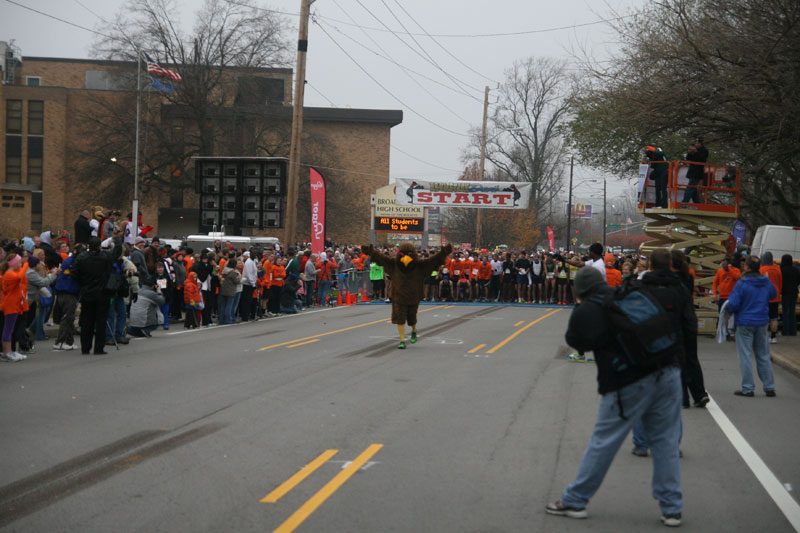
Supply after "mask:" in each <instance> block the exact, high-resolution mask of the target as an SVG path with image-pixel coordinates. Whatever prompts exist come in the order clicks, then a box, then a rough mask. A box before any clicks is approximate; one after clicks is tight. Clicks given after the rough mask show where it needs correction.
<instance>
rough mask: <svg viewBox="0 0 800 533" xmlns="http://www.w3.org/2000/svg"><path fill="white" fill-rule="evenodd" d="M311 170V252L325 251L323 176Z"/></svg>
mask: <svg viewBox="0 0 800 533" xmlns="http://www.w3.org/2000/svg"><path fill="white" fill-rule="evenodd" d="M310 170H311V253H315V254H319V253H321V252H324V251H325V178H323V177H322V174H320V173H319V172H317V171H316V170H315V169H313V168H312V169H310Z"/></svg>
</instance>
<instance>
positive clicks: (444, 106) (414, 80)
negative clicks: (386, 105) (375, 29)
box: [333, 0, 471, 126]
mask: <svg viewBox="0 0 800 533" xmlns="http://www.w3.org/2000/svg"><path fill="white" fill-rule="evenodd" d="M333 3H334V4H336V6H337V7H338V8H339V9H341V10H342V12H343V13H344V14H345V15H347V17H348V18H349V19H350V20H353V17H351V16H350V14H349V13H348V12H347V11H345V10H344V9H343V8H342V6H341V5H339V2H337V1H336V0H333ZM361 31H362V32H363V33H364V35H366V36H367V38H368V39H369V40H370V41H372V43H373V44H374V45H375V46H376V47H377V48H378V49H379V50H380V51H381V52H383V53H384V54H386V55H387V56H388V55H389V53H388V52H387V51H386V50H385V49H384V48H383V47H382V46H381V45H380V44H379V43H378V41H376V40H375V39H373V38H372V36H371V35H370V34H369V33H367V32H366V31H365V30H361ZM403 74H405V75H406V76H408V78H409V79H410V80H411V81H413V82H414V83H415V84H417V86H418V87H419V88H420V89H422V90H423V91H425V92H426V93H427V94H428V96H430V97H431V98H433V99H434V100H435V101H436V102H437V103H438V104H439V105H440V106H442V107H443V108H445V109H446V110H448V111H449V112H450V113H451V114H452V115H453V116H455V117H456V118H457V119H458V120H460V121H462V122H464V123H465V124H467V125H468V126H470V125H471V124H470V123H469V121H467V120H466V119H465V118H464V117H462V116H461V115H460V114H459V113H456V112H455V111H453V110H452V109H451V108H450V107H449V106H448V105H447V104H445V103H444V102H442V101H441V100H439V98H437V97H436V95H434V94H433V93H432V92H430V91H429V90H428V89H426V88H425V86H423V85H422V84H421V83H420V82H419V81H417V79H416V78H414V77H413V76H411V74H409V73H408V72H406V71H405V70H403Z"/></svg>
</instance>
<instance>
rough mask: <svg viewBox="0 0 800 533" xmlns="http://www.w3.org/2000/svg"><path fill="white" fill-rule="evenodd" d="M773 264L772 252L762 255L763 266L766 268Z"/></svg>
mask: <svg viewBox="0 0 800 533" xmlns="http://www.w3.org/2000/svg"><path fill="white" fill-rule="evenodd" d="M772 262H773V259H772V252H764V253H763V254H761V264H762V265H764V266H769V265H771V264H772Z"/></svg>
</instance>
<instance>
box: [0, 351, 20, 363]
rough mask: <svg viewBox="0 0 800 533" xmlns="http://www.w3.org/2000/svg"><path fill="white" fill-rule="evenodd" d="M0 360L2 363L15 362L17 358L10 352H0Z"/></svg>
mask: <svg viewBox="0 0 800 533" xmlns="http://www.w3.org/2000/svg"><path fill="white" fill-rule="evenodd" d="M0 361H2V362H4V363H16V362H17V360H16V359H15V358H14V357H13V356H12V355H11V353H0Z"/></svg>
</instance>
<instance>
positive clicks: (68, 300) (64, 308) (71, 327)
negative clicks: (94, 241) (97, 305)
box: [53, 245, 83, 351]
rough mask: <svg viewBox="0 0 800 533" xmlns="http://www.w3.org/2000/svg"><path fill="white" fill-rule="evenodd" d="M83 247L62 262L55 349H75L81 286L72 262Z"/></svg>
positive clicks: (58, 281) (56, 306) (58, 289)
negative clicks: (73, 273) (75, 275)
mask: <svg viewBox="0 0 800 533" xmlns="http://www.w3.org/2000/svg"><path fill="white" fill-rule="evenodd" d="M82 249H83V247H82V246H81V245H79V247H76V249H75V253H73V254H72V255H70V256H69V257H67V258H66V259H65V260H64V261H63V262H62V263H61V272H59V274H58V278H57V279H56V284H55V287H54V288H55V296H56V304H55V310H54V311H53V314H54V315H55V316H57V317H60V320H59V321H58V323H59V326H58V337H57V338H56V343H55V344H54V345H53V350H56V351H61V350H65V351H66V350H74V349H75V310H76V309H77V308H78V296H79V295H80V292H81V286H80V285H79V284H78V282H77V281H75V280H74V279H72V276H71V274H72V272H71V270H70V269H71V268H72V263H73V262H74V261H75V256H76V255H77V254H78V253H80V251H82Z"/></svg>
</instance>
